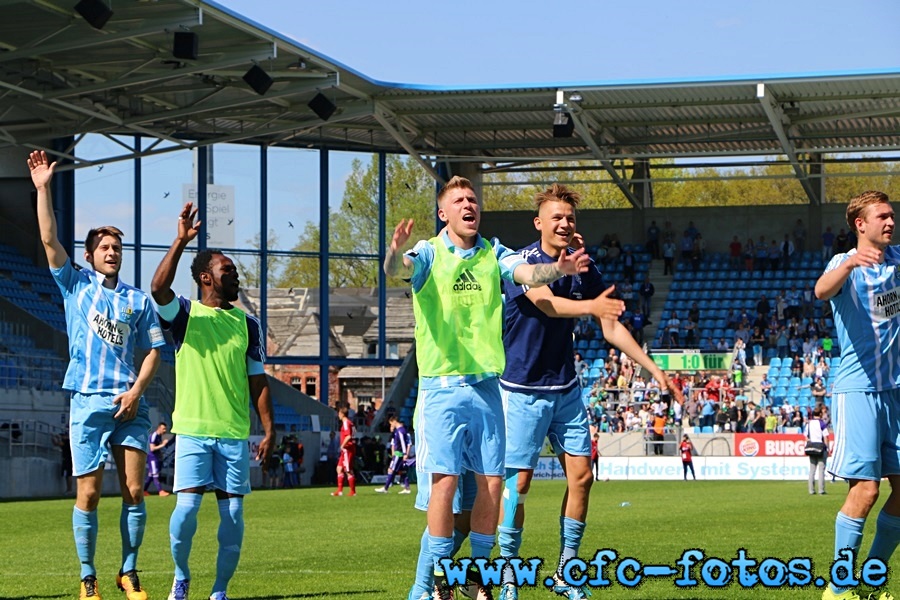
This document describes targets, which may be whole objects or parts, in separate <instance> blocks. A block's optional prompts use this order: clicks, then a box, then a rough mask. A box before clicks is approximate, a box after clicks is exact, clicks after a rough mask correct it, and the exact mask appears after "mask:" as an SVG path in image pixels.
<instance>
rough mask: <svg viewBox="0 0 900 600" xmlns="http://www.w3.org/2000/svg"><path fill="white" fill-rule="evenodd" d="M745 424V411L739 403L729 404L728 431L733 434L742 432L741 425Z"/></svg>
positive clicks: (732, 402)
mask: <svg viewBox="0 0 900 600" xmlns="http://www.w3.org/2000/svg"><path fill="white" fill-rule="evenodd" d="M743 422H744V409H743V406H739V403H738V402H735V401H731V402H729V403H728V429H729V431H731V432H732V433H737V432H739V431H740V430H741V423H743Z"/></svg>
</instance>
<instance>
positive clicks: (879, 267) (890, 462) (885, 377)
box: [815, 191, 900, 600]
mask: <svg viewBox="0 0 900 600" xmlns="http://www.w3.org/2000/svg"><path fill="white" fill-rule="evenodd" d="M847 224H848V225H849V226H850V229H851V230H852V231H854V232H855V233H856V236H857V238H858V243H857V247H856V248H855V249H852V250H850V251H849V252H847V253H845V254H838V255H836V256H834V257H833V258H832V259H831V261H830V262H829V263H828V266H827V267H826V269H825V273H824V274H823V275H822V276H821V277H820V278H819V280H818V281H817V282H816V289H815V291H816V297H817V298H819V299H821V300H831V305H832V307H833V309H834V322H835V325H836V327H837V334H838V340H839V341H840V346H841V364H840V367H838V371H837V375H836V377H835V382H834V391H833V393H832V415H833V418H834V431H835V446H834V453H833V456H832V462H831V468H830V469H829V471H830V472H831V473H833V474H834V475H837V476H838V477H842V478H844V479H847V480H848V481H849V484H850V489H849V491H848V492H847V499H846V500H845V501H844V504H843V506H842V507H841V510H840V512H838V514H837V519H836V520H835V559H838V558H841V556H840V553H841V551H842V550H845V549H848V548H849V549H850V550H851V551H852V552H853V555H854V557H855V556H856V555H857V553H858V552H859V549H860V546H861V545H862V536H863V526H864V525H865V522H866V517H867V516H868V515H869V511H871V510H872V507H873V506H874V505H875V501H876V500H877V499H878V488H879V483H880V481H881V478H882V477H887V478H888V481H890V483H891V495H890V496H889V497H888V499H887V502H885V504H884V507H883V508H882V509H881V513H880V514H879V515H878V520H877V521H876V528H875V539H874V540H873V542H872V547H871V549H870V550H869V558H873V557H874V558H879V559H881V560H882V561H884V562H885V563H887V562H888V561H889V560H890V557H891V555H892V554H893V553H894V550H895V549H896V547H897V543H898V542H900V416H898V415H900V280H898V277H900V247H898V246H891V245H890V243H891V238H892V236H893V234H894V210H893V208H891V205H890V200H889V198H888V197H887V195H885V194H883V193H881V192H875V191H868V192H863V193H862V194H860V195H859V196H857V197H856V198H853V199H852V200H851V201H850V203H849V204H848V205H847ZM876 594H877V592H876ZM859 597H860V596H859V594H858V593H857V591H856V590H855V589H853V588H844V587H839V585H837V584H836V583H835V582H831V583H830V584H829V586H828V587H827V588H826V589H825V591H824V592H823V594H822V598H823V600H837V599H840V600H853V599H858V598H859ZM870 597H871V598H876V597H877V598H879V600H887V599H888V598H890V596H889V595H888V594H887V593H881V594H880V595H877V596H876V595H872V596H870Z"/></svg>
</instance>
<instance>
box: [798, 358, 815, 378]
mask: <svg viewBox="0 0 900 600" xmlns="http://www.w3.org/2000/svg"><path fill="white" fill-rule="evenodd" d="M815 374H816V365H815V363H813V360H812V355H810V354H804V355H803V370H802V372H801V377H812V376H813V375H815Z"/></svg>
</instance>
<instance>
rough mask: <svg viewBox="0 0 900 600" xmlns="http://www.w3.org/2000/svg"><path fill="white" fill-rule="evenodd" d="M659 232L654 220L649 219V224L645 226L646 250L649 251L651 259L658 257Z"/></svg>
mask: <svg viewBox="0 0 900 600" xmlns="http://www.w3.org/2000/svg"><path fill="white" fill-rule="evenodd" d="M660 234H661V232H660V229H659V227H658V226H657V225H656V221H650V226H649V227H648V228H647V252H649V253H650V257H651V258H653V259H658V258H659V240H660Z"/></svg>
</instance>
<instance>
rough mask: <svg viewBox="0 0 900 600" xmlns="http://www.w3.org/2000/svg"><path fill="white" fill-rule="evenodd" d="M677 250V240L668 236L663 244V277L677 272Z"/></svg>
mask: <svg viewBox="0 0 900 600" xmlns="http://www.w3.org/2000/svg"><path fill="white" fill-rule="evenodd" d="M677 251H678V247H677V246H676V245H675V241H674V240H673V239H672V238H671V237H670V236H666V237H665V238H664V240H663V245H662V255H663V277H665V276H666V275H674V274H675V253H676V252H677Z"/></svg>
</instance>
